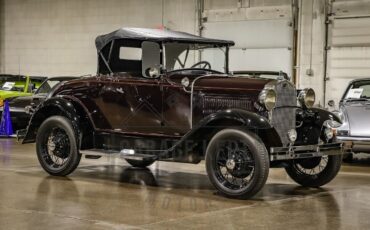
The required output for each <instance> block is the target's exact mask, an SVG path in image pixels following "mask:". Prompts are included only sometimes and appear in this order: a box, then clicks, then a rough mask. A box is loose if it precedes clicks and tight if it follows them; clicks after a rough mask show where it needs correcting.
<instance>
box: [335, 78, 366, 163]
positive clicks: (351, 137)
mask: <svg viewBox="0 0 370 230" xmlns="http://www.w3.org/2000/svg"><path fill="white" fill-rule="evenodd" d="M333 103H334V102H330V103H329V104H331V105H332V106H333ZM338 115H339V117H340V118H341V120H342V122H343V125H342V126H340V127H339V128H337V139H338V140H339V141H343V142H344V147H345V150H346V151H348V156H346V159H347V160H351V159H352V157H353V155H352V153H370V78H367V79H358V80H354V81H352V82H350V83H349V85H348V87H347V89H346V91H345V93H344V95H343V97H342V99H341V101H340V103H339V111H338Z"/></svg>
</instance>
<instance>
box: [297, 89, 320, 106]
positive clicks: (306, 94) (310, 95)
mask: <svg viewBox="0 0 370 230" xmlns="http://www.w3.org/2000/svg"><path fill="white" fill-rule="evenodd" d="M315 100H316V94H315V91H314V90H313V89H311V88H306V89H304V90H302V91H301V92H300V93H299V95H298V101H299V103H300V104H301V106H303V107H306V108H312V106H313V105H314V104H315Z"/></svg>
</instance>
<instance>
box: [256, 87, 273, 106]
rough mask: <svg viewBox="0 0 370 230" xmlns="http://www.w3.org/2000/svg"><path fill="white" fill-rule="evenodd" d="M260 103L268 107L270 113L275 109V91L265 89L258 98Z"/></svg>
mask: <svg viewBox="0 0 370 230" xmlns="http://www.w3.org/2000/svg"><path fill="white" fill-rule="evenodd" d="M258 100H259V102H260V103H261V104H262V105H264V106H265V107H266V109H267V110H268V111H271V110H272V109H273V108H275V105H276V92H275V90H273V89H264V90H262V92H261V93H260V95H259V97H258Z"/></svg>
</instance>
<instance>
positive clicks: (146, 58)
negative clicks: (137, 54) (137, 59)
mask: <svg viewBox="0 0 370 230" xmlns="http://www.w3.org/2000/svg"><path fill="white" fill-rule="evenodd" d="M141 50H142V66H141V68H142V75H143V76H144V77H147V78H156V77H159V75H160V72H161V48H160V46H159V44H158V43H156V42H149V41H145V42H143V43H141Z"/></svg>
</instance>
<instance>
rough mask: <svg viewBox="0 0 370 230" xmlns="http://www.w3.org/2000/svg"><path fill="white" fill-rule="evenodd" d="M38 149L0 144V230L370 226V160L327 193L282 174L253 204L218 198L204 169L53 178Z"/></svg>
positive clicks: (83, 171) (120, 168)
mask: <svg viewBox="0 0 370 230" xmlns="http://www.w3.org/2000/svg"><path fill="white" fill-rule="evenodd" d="M34 149H35V146H34V145H33V144H28V145H21V144H19V143H17V142H16V141H15V140H14V139H0V229H175V228H176V229H190V228H197V229H199V228H202V229H245V228H246V227H252V226H253V229H289V228H292V229H293V228H300V229H369V228H370V218H369V216H370V160H368V161H366V159H363V160H357V162H356V163H355V164H352V165H345V166H344V167H343V168H342V170H341V172H340V174H339V176H338V177H337V178H336V179H335V180H334V181H333V182H332V183H330V184H329V185H328V186H326V187H324V188H321V189H307V188H302V187H300V186H298V185H296V184H295V183H293V182H292V181H291V180H290V179H289V178H288V177H287V176H286V174H285V172H284V171H283V170H281V169H272V170H271V172H270V176H269V180H268V182H267V185H266V186H265V188H264V189H263V190H262V192H261V193H260V194H259V195H258V196H257V197H256V198H254V199H253V200H231V199H227V198H224V197H221V196H219V195H218V194H217V193H215V189H213V187H212V186H211V185H210V183H209V182H208V179H207V177H206V175H205V170H204V164H203V163H201V164H199V165H191V164H178V163H167V162H159V163H156V164H154V165H153V166H151V167H150V168H149V169H147V170H140V169H133V168H130V167H128V166H127V164H126V163H124V162H123V161H121V160H120V159H108V158H102V159H100V160H87V159H83V160H82V162H81V164H80V167H79V168H78V169H77V170H76V171H75V173H73V174H72V175H70V176H69V177H68V178H57V177H51V176H48V175H47V174H46V173H45V172H44V171H43V170H42V169H41V167H40V166H39V164H38V162H37V158H36V155H35V153H34V152H35V151H34Z"/></svg>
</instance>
